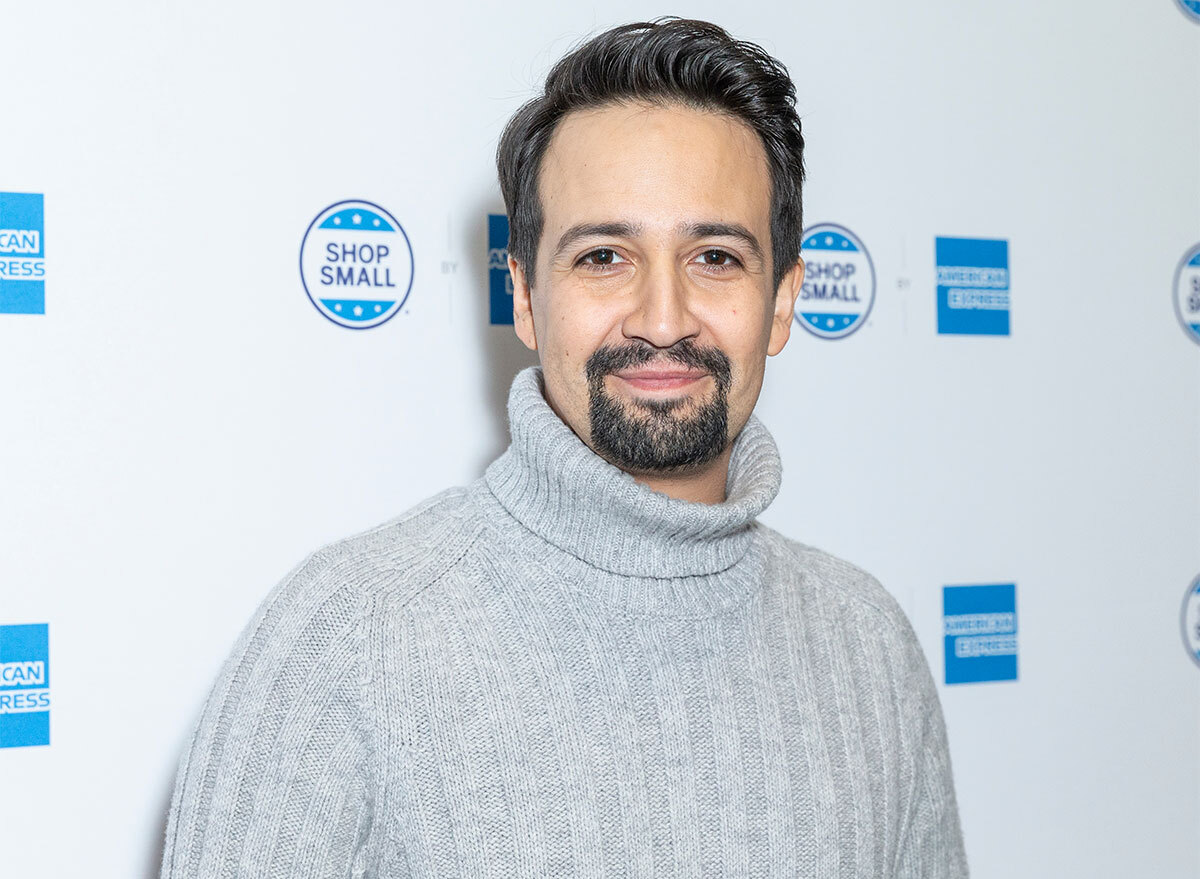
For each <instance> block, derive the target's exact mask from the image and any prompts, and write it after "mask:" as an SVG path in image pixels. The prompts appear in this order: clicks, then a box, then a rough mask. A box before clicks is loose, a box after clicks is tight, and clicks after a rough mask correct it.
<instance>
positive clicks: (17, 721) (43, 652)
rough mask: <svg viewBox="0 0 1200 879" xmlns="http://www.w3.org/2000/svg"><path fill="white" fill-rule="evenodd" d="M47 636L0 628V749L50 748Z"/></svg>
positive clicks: (36, 627) (37, 630) (44, 628)
mask: <svg viewBox="0 0 1200 879" xmlns="http://www.w3.org/2000/svg"><path fill="white" fill-rule="evenodd" d="M49 632H50V627H49V625H47V624H46V623H33V624H30V625H23V626H0V748H21V747H25V746H27V745H48V744H50V634H49Z"/></svg>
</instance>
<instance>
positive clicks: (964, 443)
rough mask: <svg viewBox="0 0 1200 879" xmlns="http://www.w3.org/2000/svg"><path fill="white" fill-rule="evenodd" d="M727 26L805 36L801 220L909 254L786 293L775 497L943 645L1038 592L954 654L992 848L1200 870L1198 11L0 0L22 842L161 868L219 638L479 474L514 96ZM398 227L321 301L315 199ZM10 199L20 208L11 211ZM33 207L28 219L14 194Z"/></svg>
mask: <svg viewBox="0 0 1200 879" xmlns="http://www.w3.org/2000/svg"><path fill="white" fill-rule="evenodd" d="M665 13H674V14H686V15H690V16H695V17H701V18H710V19H712V20H714V21H717V22H718V23H720V24H722V25H724V26H726V27H727V28H729V29H730V30H731V31H733V32H734V33H735V34H736V35H738V36H740V37H744V38H746V39H750V40H754V41H756V42H759V43H761V44H762V45H763V46H764V47H765V48H766V49H767V50H768V51H770V52H771V53H773V54H775V55H776V56H777V57H779V58H780V59H781V60H782V61H783V62H784V63H785V64H786V65H787V66H788V67H789V69H790V70H791V72H792V75H793V77H794V79H795V81H796V83H797V89H798V93H799V109H800V111H801V114H802V118H803V120H804V127H805V135H806V138H807V140H808V154H807V155H808V168H809V175H810V182H809V185H808V189H807V192H806V197H805V207H806V217H807V220H808V222H809V223H816V222H833V223H838V224H841V225H844V226H846V227H848V228H850V229H852V230H853V231H854V233H855V234H856V235H857V236H858V237H859V238H860V239H861V240H862V241H863V242H864V243H865V245H866V246H867V248H868V249H869V250H870V253H871V257H872V260H873V262H874V266H875V270H876V273H877V276H878V290H877V295H876V299H875V304H874V308H873V309H872V311H871V314H870V317H869V319H868V320H867V322H866V324H865V325H864V326H862V327H861V329H859V330H858V331H856V332H855V333H853V334H852V335H849V336H847V337H846V338H843V339H840V340H837V341H826V340H821V339H817V338H815V337H814V336H812V335H810V334H809V333H806V332H804V331H803V330H802V329H801V328H800V327H799V326H798V325H797V327H796V330H795V333H794V335H793V340H792V343H791V344H790V345H789V346H788V348H787V349H786V350H785V351H784V352H783V353H782V354H781V355H780V356H779V357H778V358H776V359H775V360H774V361H772V362H771V364H770V365H769V368H768V374H767V385H766V387H765V390H764V394H763V398H762V401H761V403H760V407H759V414H760V415H761V417H762V418H763V419H764V421H765V422H766V423H767V425H768V426H769V427H770V428H771V429H772V431H773V432H774V434H775V436H776V438H777V440H778V442H779V445H780V447H781V450H782V453H783V458H784V466H785V477H784V487H783V490H782V493H781V495H780V497H779V499H778V500H777V501H776V503H775V504H774V505H773V506H772V508H771V509H770V510H769V512H768V514H767V515H766V517H765V519H766V521H767V522H768V523H769V524H771V525H773V526H774V527H777V528H779V529H780V530H782V531H783V532H785V533H787V534H789V535H791V536H793V537H796V538H798V539H800V540H803V541H804V542H806V543H810V544H814V545H816V546H820V547H822V548H824V549H827V550H829V551H832V552H834V553H836V554H839V555H841V556H844V557H846V558H848V559H850V560H852V561H854V562H856V563H858V564H860V565H862V566H863V567H865V568H867V569H868V570H870V571H871V572H872V573H874V574H875V575H877V576H878V577H879V578H880V579H881V580H882V581H883V582H884V584H885V585H886V586H887V587H888V588H889V589H891V590H892V591H893V592H894V593H895V595H896V596H897V597H898V598H899V600H900V601H901V603H902V604H903V605H904V607H905V609H906V610H907V611H908V613H909V615H910V617H911V619H912V621H913V624H914V626H915V627H916V629H917V631H918V633H919V635H920V636H921V639H922V642H923V644H924V645H925V648H926V651H927V655H928V657H929V660H930V664H931V667H932V668H933V671H934V676H935V677H936V678H938V679H939V682H940V681H941V680H942V679H943V674H944V671H943V670H944V665H943V645H942V625H943V620H942V589H943V587H944V586H947V585H953V584H978V583H1015V584H1016V594H1017V613H1018V618H1019V621H1020V628H1019V635H1018V649H1019V679H1018V680H1017V681H1015V682H994V683H983V684H959V685H953V686H948V687H942V689H941V695H942V701H943V705H944V708H945V712H946V716H947V724H948V727H949V732H950V739H951V746H952V755H953V764H954V771H955V775H956V779H957V788H958V796H959V803H960V809H961V814H962V821H963V828H964V834H965V837H966V844H967V851H968V855H969V859H970V862H971V867H972V871H973V875H974V876H976V877H979V879H1002V877H1017V876H1019V877H1047V879H1048V877H1061V876H1089V877H1128V876H1152V877H1156V879H1173V877H1178V879H1194V877H1196V876H1197V875H1200V666H1198V665H1197V664H1196V663H1194V662H1192V661H1191V660H1190V659H1189V657H1188V654H1187V651H1186V650H1185V649H1184V646H1183V644H1182V643H1181V638H1180V612H1181V611H1180V608H1181V602H1182V599H1183V596H1184V592H1185V590H1186V588H1187V586H1188V584H1189V583H1191V582H1192V580H1193V579H1194V578H1195V577H1196V575H1197V574H1200V345H1198V344H1196V343H1195V342H1194V341H1193V340H1191V339H1190V338H1189V337H1188V335H1187V334H1186V333H1185V331H1184V329H1183V328H1182V327H1181V326H1180V323H1179V321H1178V320H1177V318H1176V315H1175V311H1174V307H1173V304H1172V296H1173V291H1172V278H1173V273H1174V271H1175V268H1176V266H1177V264H1178V263H1179V260H1180V258H1181V257H1182V256H1183V254H1185V253H1186V252H1187V251H1188V250H1189V249H1190V248H1191V247H1192V246H1193V245H1195V244H1196V243H1197V242H1200V21H1196V20H1193V19H1191V18H1190V17H1189V16H1188V15H1187V14H1186V12H1185V10H1184V8H1183V4H1182V3H1181V2H1178V0H1142V2H1139V3H1133V2H1129V0H1097V2H1086V3H1085V2H1082V0H1075V2H1068V3H1046V2H1043V0H1011V2H1004V3H994V2H993V3H983V2H967V3H963V2H961V0H960V2H955V0H912V2H909V3H904V4H897V3H890V2H885V0H863V2H858V3H841V4H837V3H816V2H805V0H801V2H789V3H783V2H770V3H764V2H743V3H738V4H733V5H730V4H727V3H716V2H695V3H690V4H686V5H685V6H684V7H679V6H675V7H669V6H667V5H664V4H658V3H630V2H612V3H608V4H604V5H603V6H602V7H595V8H588V7H586V6H585V5H582V4H561V3H554V2H550V0H524V2H522V3H519V4H509V5H505V6H496V7H485V6H483V5H480V6H471V5H462V4H459V3H455V2H442V3H437V4H422V5H421V6H419V7H417V6H409V5H406V4H400V3H393V4H386V3H365V2H349V3H345V4H340V5H339V4H330V3H315V2H305V3H291V4H265V3H259V4H249V3H248V4H244V5H237V6H234V5H230V6H227V7H224V8H220V7H218V6H217V5H213V4H205V5H202V6H197V7H195V8H184V7H183V6H182V5H181V4H171V5H167V4H151V3H129V2H126V3H105V4H93V3H83V2H73V3H64V4H34V3H15V2H13V3H8V2H4V3H2V4H0V32H2V33H3V34H4V39H3V51H2V52H0V82H3V84H4V87H3V92H4V98H3V101H2V103H0V107H2V108H3V109H2V110H0V119H2V120H3V121H0V133H2V136H0V192H10V193H41V194H43V195H44V206H45V227H44V233H45V234H44V240H45V245H46V260H45V262H46V271H47V276H46V285H45V313H44V314H41V315H33V314H3V313H0V370H2V374H3V380H2V381H0V626H3V625H14V624H21V623H46V624H48V626H49V637H50V665H51V668H52V675H53V690H52V692H53V702H52V708H51V714H50V717H51V727H50V728H51V744H50V745H49V746H48V747H46V746H43V747H13V748H3V749H0V874H2V875H3V876H4V877H5V879H27V877H28V879H33V877H74V876H95V877H114V879H115V877H149V876H152V875H155V874H156V871H157V865H158V858H159V852H160V846H161V841H160V838H161V835H162V831H163V825H164V821H165V812H166V806H167V802H168V799H169V794H170V787H171V784H172V782H173V779H174V772H175V768H176V761H177V760H178V758H179V755H180V752H181V749H182V747H183V745H184V743H185V740H186V737H187V735H188V733H189V731H190V728H191V725H192V724H193V722H194V721H195V719H196V717H197V715H198V712H199V709H200V705H201V702H202V700H203V698H204V696H205V695H206V693H207V691H208V688H209V686H210V685H211V683H212V681H213V679H214V677H215V675H216V672H217V670H218V668H219V666H220V664H221V662H222V660H223V659H224V657H225V655H226V654H227V652H228V651H229V649H230V648H231V646H232V644H233V641H234V639H235V638H236V636H237V634H238V633H239V632H240V630H241V628H242V627H243V626H244V625H245V623H246V622H247V620H248V619H249V617H250V615H251V613H252V612H253V610H254V608H255V607H256V606H257V605H258V603H259V602H260V601H261V599H262V598H263V597H264V595H265V594H266V592H267V591H268V590H269V589H270V587H271V586H272V585H274V583H275V582H277V581H278V580H279V579H280V577H282V576H283V575H284V574H285V573H286V572H287V571H288V570H289V569H290V568H291V567H292V566H293V565H294V564H295V563H296V562H297V561H299V560H300V559H301V558H302V557H303V556H304V555H306V554H307V553H308V552H309V551H311V550H313V549H315V548H316V547H317V546H319V545H321V544H323V543H325V542H328V541H331V540H334V539H336V538H339V537H342V536H345V535H347V534H349V533H352V532H354V531H357V530H360V529H362V528H365V527H368V526H370V525H373V524H376V523H378V522H380V521H383V520H385V519H387V518H390V517H392V516H394V515H396V514H398V513H400V512H402V511H403V510H404V509H405V508H407V507H409V506H410V505H412V504H413V503H415V502H417V501H418V500H420V499H422V498H424V497H426V496H428V495H429V494H432V493H433V492H435V491H438V490H440V489H442V488H444V487H446V486H448V485H451V484H461V483H464V482H467V481H469V480H471V479H473V478H475V477H476V476H478V475H479V474H480V473H481V471H482V468H483V467H484V465H485V464H486V463H487V462H488V461H490V460H491V459H492V458H493V457H494V456H495V455H496V454H497V453H498V452H499V451H500V450H501V449H502V448H503V446H504V444H505V442H506V434H505V429H504V420H503V409H502V406H503V401H504V398H505V394H506V391H507V386H508V382H509V379H510V378H511V376H512V374H513V373H514V372H515V370H516V369H517V368H518V367H519V366H521V365H524V364H525V363H527V362H530V361H529V360H528V355H527V354H526V353H525V352H524V349H523V348H522V347H521V346H520V345H519V343H518V342H517V341H516V340H515V339H514V338H513V337H512V335H511V329H510V328H507V327H493V326H490V325H489V323H488V299H487V296H488V293H487V266H486V259H487V247H486V243H487V242H486V220H487V214H488V213H489V212H498V211H502V204H501V201H500V199H499V195H498V189H497V187H496V184H495V180H494V176H495V175H494V164H493V152H494V149H495V145H496V140H497V137H498V135H499V132H500V129H501V127H502V126H503V124H504V122H505V121H506V120H507V118H508V116H509V115H510V114H511V113H512V112H513V110H515V109H516V107H517V106H518V105H519V104H520V103H521V102H523V101H524V100H525V99H526V98H528V97H529V96H530V95H531V93H532V90H533V89H534V88H535V87H536V86H537V85H538V84H539V83H540V81H541V78H542V76H543V75H544V73H545V71H546V69H547V67H548V65H549V64H550V63H551V62H552V61H553V60H554V59H555V58H557V57H558V56H559V55H561V54H562V53H563V52H564V51H566V50H567V49H568V48H569V47H570V46H571V45H572V44H573V43H574V42H575V41H576V40H577V39H579V38H580V37H582V36H584V35H586V34H588V33H591V32H593V31H595V30H597V29H600V28H602V27H606V26H609V25H612V24H616V23H619V22H623V21H629V20H635V19H642V18H647V17H651V16H654V15H659V14H665ZM350 198H361V199H367V200H369V201H372V202H376V203H378V204H380V205H382V206H384V207H385V208H387V210H388V211H390V212H391V213H392V214H393V215H394V216H395V217H396V218H397V219H398V220H399V222H400V223H401V224H402V225H403V227H404V230H405V231H406V233H407V235H408V237H409V239H410V240H411V242H412V249H413V259H414V283H413V287H412V293H411V295H410V297H409V299H408V301H407V302H406V304H405V307H404V309H403V311H402V312H401V313H399V314H397V315H396V317H395V318H393V319H391V320H390V321H388V322H387V323H384V324H382V325H381V326H379V327H376V328H374V329H369V330H362V331H354V330H348V329H344V328H342V327H339V326H337V325H335V324H334V323H332V322H330V321H329V320H326V319H325V318H324V317H323V316H322V315H321V314H320V313H318V311H317V310H316V309H315V308H314V307H313V305H312V304H311V303H310V302H309V300H308V298H307V297H306V296H305V293H304V290H303V288H302V286H301V283H300V276H299V271H298V255H299V248H300V243H301V238H302V236H303V234H304V231H305V229H306V228H307V226H308V224H309V223H310V222H311V221H312V220H313V218H314V217H316V216H317V215H318V213H320V212H321V211H322V210H323V209H324V208H325V207H326V206H328V205H330V204H332V203H334V202H336V201H340V200H342V199H350ZM0 220H2V218H0ZM3 225H4V224H3V222H0V227H2V226H3ZM936 236H957V237H981V238H996V239H1004V240H1006V241H1007V242H1008V247H1009V267H1010V271H1011V300H1012V305H1011V335H1009V336H963V335H939V334H938V332H937V317H936V300H935V292H934V291H935V286H936V280H935V264H934V239H935V237H936Z"/></svg>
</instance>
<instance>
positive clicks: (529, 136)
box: [496, 17, 804, 290]
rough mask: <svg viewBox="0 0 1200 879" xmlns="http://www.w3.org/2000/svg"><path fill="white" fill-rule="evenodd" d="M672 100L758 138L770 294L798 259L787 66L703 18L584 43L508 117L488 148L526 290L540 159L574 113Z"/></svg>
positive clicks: (536, 233) (794, 123) (794, 128)
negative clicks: (767, 195)
mask: <svg viewBox="0 0 1200 879" xmlns="http://www.w3.org/2000/svg"><path fill="white" fill-rule="evenodd" d="M634 101H638V102H648V103H653V104H660V105H663V104H671V103H680V104H683V105H685V106H690V107H695V108H696V109H700V110H706V111H710V112H713V111H715V112H721V113H727V114H729V115H730V116H732V117H734V118H736V119H740V120H741V121H743V122H745V123H746V124H747V125H749V126H750V127H751V128H752V129H754V131H756V132H757V133H758V136H759V138H760V139H761V140H762V144H763V147H764V149H765V151H766V155H767V163H768V166H769V168H770V174H771V265H772V272H773V280H774V287H775V289H776V290H778V288H779V284H780V282H781V281H782V280H783V276H784V275H785V274H786V273H787V271H788V269H790V268H791V266H792V265H793V264H794V263H795V262H796V260H797V259H798V258H799V256H800V240H801V237H802V232H803V229H804V223H803V216H802V210H801V189H802V186H803V183H804V138H803V136H802V135H801V133H800V118H799V116H797V115H796V109H795V105H796V88H795V86H794V85H793V84H792V80H791V77H789V76H788V72H787V69H786V68H785V67H784V66H783V65H782V64H781V63H780V62H778V61H776V60H775V59H774V58H772V57H771V56H770V55H768V54H767V53H766V52H765V51H763V49H762V48H761V47H760V46H757V45H755V44H754V43H748V42H744V41H742V40H735V39H734V38H733V37H732V36H730V35H729V33H728V32H726V31H725V30H724V29H723V28H720V27H718V26H717V25H715V24H711V23H709V22H706V21H695V20H691V19H681V18H674V17H668V18H659V19H655V20H654V21H650V22H638V23H636V24H626V25H622V26H620V27H615V28H613V29H612V30H608V31H605V32H604V33H602V34H599V35H598V36H595V37H593V38H592V39H590V40H588V41H587V42H585V43H583V44H582V45H580V46H578V47H577V48H576V49H574V50H573V51H571V52H570V53H568V54H567V55H566V56H564V57H563V58H562V59H560V60H559V61H558V63H557V64H555V65H554V67H553V68H552V69H551V71H550V73H549V75H548V76H547V77H546V85H545V88H544V90H543V92H542V94H541V95H539V96H538V97H536V98H534V99H533V100H531V101H529V102H528V103H526V104H525V105H524V106H522V107H521V108H520V109H519V110H518V111H517V112H516V113H515V114H514V115H513V117H512V119H510V120H509V122H508V125H507V126H506V127H505V129H504V134H503V135H502V136H501V138H500V145H499V147H498V148H497V150H496V167H497V170H498V171H499V175H500V191H501V193H502V194H503V196H504V205H505V209H506V210H507V211H508V221H509V232H508V252H509V255H511V256H512V258H513V259H514V260H516V261H517V262H518V263H520V265H521V267H522V269H524V271H525V274H526V277H527V278H528V281H529V284H530V286H532V285H533V278H534V263H535V261H536V258H537V248H538V240H539V239H540V238H541V234H542V222H543V218H542V203H541V198H540V197H539V194H538V179H539V175H540V172H541V165H542V157H543V156H545V154H546V149H547V148H548V147H549V145H550V140H551V138H552V137H553V136H554V131H555V129H556V128H557V126H558V123H559V122H560V121H561V120H562V119H563V117H564V116H566V115H567V114H568V113H570V112H571V111H573V110H580V109H585V108H594V107H599V106H604V105H608V104H620V103H626V102H634Z"/></svg>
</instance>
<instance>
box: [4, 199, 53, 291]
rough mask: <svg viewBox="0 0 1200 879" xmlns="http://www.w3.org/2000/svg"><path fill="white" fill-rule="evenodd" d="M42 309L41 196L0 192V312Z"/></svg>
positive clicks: (43, 240) (43, 228) (43, 236)
mask: <svg viewBox="0 0 1200 879" xmlns="http://www.w3.org/2000/svg"><path fill="white" fill-rule="evenodd" d="M45 313H46V223H45V218H44V212H43V203H42V196H41V194H40V193H32V192H0V314H45Z"/></svg>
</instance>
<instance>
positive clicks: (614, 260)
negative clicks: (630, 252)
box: [579, 247, 625, 268]
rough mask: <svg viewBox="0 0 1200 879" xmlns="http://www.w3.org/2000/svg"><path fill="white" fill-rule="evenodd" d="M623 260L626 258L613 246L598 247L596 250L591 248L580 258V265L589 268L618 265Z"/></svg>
mask: <svg viewBox="0 0 1200 879" xmlns="http://www.w3.org/2000/svg"><path fill="white" fill-rule="evenodd" d="M622 262H625V258H624V257H623V256H621V254H619V253H617V252H616V251H615V250H613V249H612V248H611V247H598V248H596V249H595V250H589V251H588V252H587V253H585V254H584V255H583V256H581V257H580V258H579V265H582V266H586V267H589V268H604V267H605V266H612V265H618V264H619V263H622Z"/></svg>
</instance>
